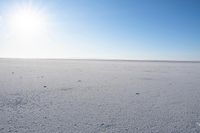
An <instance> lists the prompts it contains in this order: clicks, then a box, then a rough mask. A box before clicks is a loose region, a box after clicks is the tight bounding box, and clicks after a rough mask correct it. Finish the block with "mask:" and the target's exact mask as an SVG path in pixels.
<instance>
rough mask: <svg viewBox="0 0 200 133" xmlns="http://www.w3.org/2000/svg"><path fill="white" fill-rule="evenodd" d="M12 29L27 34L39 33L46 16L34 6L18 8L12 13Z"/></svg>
mask: <svg viewBox="0 0 200 133" xmlns="http://www.w3.org/2000/svg"><path fill="white" fill-rule="evenodd" d="M10 23H11V29H12V31H13V32H15V33H17V34H20V35H23V36H26V35H34V34H38V33H39V32H40V31H41V30H42V28H43V27H44V24H45V20H44V16H43V15H42V14H41V13H40V12H39V11H38V10H36V9H33V7H30V6H28V7H23V8H18V9H17V10H16V11H14V12H13V13H12V14H11V20H10Z"/></svg>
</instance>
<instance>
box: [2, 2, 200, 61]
mask: <svg viewBox="0 0 200 133" xmlns="http://www.w3.org/2000/svg"><path fill="white" fill-rule="evenodd" d="M30 3H31V4H30ZM16 5H17V6H18V7H21V8H22V7H24V6H27V5H31V7H32V10H37V11H38V12H42V13H43V14H45V15H44V16H43V17H45V18H47V19H46V22H45V26H44V27H46V29H40V30H41V31H42V34H41V35H38V34H37V37H36V36H34V37H33V36H25V35H27V34H26V33H25V32H24V33H23V34H24V36H23V37H22V38H24V39H26V40H24V39H19V38H20V37H19V36H16V35H18V34H16V35H14V34H12V32H11V31H10V29H11V28H10V27H12V26H9V24H8V23H9V21H10V20H9V19H8V18H9V16H11V17H12V14H13V13H14V12H15V7H16ZM12 12H13V13H12ZM12 21H13V20H12ZM26 23H27V22H26ZM22 28H24V27H22ZM18 32H19V31H18ZM34 32H35V31H34ZM16 33H17V32H16ZM39 33H41V32H39ZM0 35H1V36H0V56H1V57H15V58H17V57H22V58H29V57H30V58H101V59H139V60H140V59H142V60H143V59H150V60H200V52H199V50H200V1H199V0H48V1H46V0H32V1H30V0H28V1H27V0H1V1H0ZM31 35H32V34H31Z"/></svg>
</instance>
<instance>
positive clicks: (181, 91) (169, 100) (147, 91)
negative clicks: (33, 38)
mask: <svg viewBox="0 0 200 133" xmlns="http://www.w3.org/2000/svg"><path fill="white" fill-rule="evenodd" d="M7 132H18V133H112V132H113V133H133V132H135V133H179V132H180V133H198V132H200V63H186V62H185V63H182V62H137V61H100V60H99V61H97V60H96V61H95V60H93V61H92V60H33V59H30V60H25V59H0V133H7Z"/></svg>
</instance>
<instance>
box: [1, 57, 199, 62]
mask: <svg viewBox="0 0 200 133" xmlns="http://www.w3.org/2000/svg"><path fill="white" fill-rule="evenodd" d="M2 59H10V60H86V61H127V62H174V63H200V60H159V59H116V58H113V59H103V58H13V57H0V60H2Z"/></svg>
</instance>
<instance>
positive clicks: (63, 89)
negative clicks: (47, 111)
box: [60, 88, 73, 91]
mask: <svg viewBox="0 0 200 133" xmlns="http://www.w3.org/2000/svg"><path fill="white" fill-rule="evenodd" d="M60 90H61V91H69V90H73V88H61V89H60Z"/></svg>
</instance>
